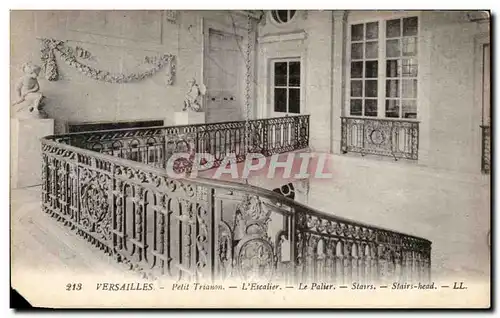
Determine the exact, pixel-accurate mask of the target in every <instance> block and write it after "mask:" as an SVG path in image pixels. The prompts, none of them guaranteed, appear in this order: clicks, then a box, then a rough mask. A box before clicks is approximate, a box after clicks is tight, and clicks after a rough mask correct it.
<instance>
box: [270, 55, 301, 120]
mask: <svg viewBox="0 0 500 318" xmlns="http://www.w3.org/2000/svg"><path fill="white" fill-rule="evenodd" d="M270 62H271V63H270V71H271V94H270V95H271V96H270V97H271V100H270V102H271V112H272V113H274V114H284V115H301V114H303V113H304V107H303V103H302V100H303V87H304V85H303V84H304V76H303V75H304V74H303V73H304V68H303V63H302V58H300V57H288V58H276V59H272V60H271V61H270ZM282 62H286V63H287V85H286V86H281V85H278V86H276V84H275V72H274V69H275V64H276V63H282ZM290 62H297V63H299V69H300V76H299V79H300V84H299V86H290V85H289V81H288V79H289V74H288V68H289V66H288V64H289V63H290ZM276 88H285V89H286V111H285V112H279V111H276V105H275V100H274V97H275V90H276ZM290 89H296V90H298V91H299V101H298V102H299V112H298V113H291V112H290V103H289V90H290Z"/></svg>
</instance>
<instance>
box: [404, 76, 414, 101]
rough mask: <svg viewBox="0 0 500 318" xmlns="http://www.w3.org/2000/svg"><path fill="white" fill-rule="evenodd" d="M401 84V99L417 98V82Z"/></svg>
mask: <svg viewBox="0 0 500 318" xmlns="http://www.w3.org/2000/svg"><path fill="white" fill-rule="evenodd" d="M401 84H402V87H401V89H402V92H401V95H402V97H403V98H417V80H416V79H411V80H406V79H405V80H403V81H402V82H401Z"/></svg>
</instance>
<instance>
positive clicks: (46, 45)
mask: <svg viewBox="0 0 500 318" xmlns="http://www.w3.org/2000/svg"><path fill="white" fill-rule="evenodd" d="M80 51H81V48H80ZM55 52H57V53H59V55H60V57H61V58H62V59H63V61H64V62H65V63H66V64H68V65H70V66H72V67H74V68H76V69H77V70H78V71H79V72H80V73H82V74H84V75H85V76H87V77H90V78H92V79H94V80H97V81H103V82H107V83H130V82H137V81H141V80H144V79H146V78H149V77H152V76H153V75H155V74H156V73H158V72H159V71H160V70H161V69H163V68H164V67H167V80H166V82H167V84H168V85H173V83H174V77H175V56H173V55H171V54H164V55H162V56H159V57H158V56H152V57H150V56H147V57H145V59H144V63H145V64H150V65H153V67H152V68H151V69H149V70H147V71H144V72H141V73H130V74H123V73H111V72H108V71H103V70H99V69H96V68H94V67H92V66H89V65H85V64H83V63H81V62H79V61H78V60H77V58H85V56H87V55H88V56H90V55H91V54H90V53H89V52H88V51H85V52H87V53H88V54H85V55H82V54H80V52H79V50H77V49H73V48H72V47H70V46H68V45H67V44H66V43H65V41H60V40H56V39H42V49H41V60H42V68H43V70H44V72H45V78H46V79H47V80H49V81H57V79H58V78H59V71H58V68H57V63H56V57H55Z"/></svg>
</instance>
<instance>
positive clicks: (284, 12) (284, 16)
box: [278, 10, 288, 22]
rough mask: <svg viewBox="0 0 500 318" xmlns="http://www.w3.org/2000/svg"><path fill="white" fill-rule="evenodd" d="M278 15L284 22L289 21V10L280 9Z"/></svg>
mask: <svg viewBox="0 0 500 318" xmlns="http://www.w3.org/2000/svg"><path fill="white" fill-rule="evenodd" d="M278 17H279V19H280V20H281V21H283V22H288V10H278Z"/></svg>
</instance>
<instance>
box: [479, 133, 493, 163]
mask: <svg viewBox="0 0 500 318" xmlns="http://www.w3.org/2000/svg"><path fill="white" fill-rule="evenodd" d="M481 131H482V138H481V139H482V140H481V171H482V172H483V173H490V170H491V131H490V126H486V125H482V126H481Z"/></svg>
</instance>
